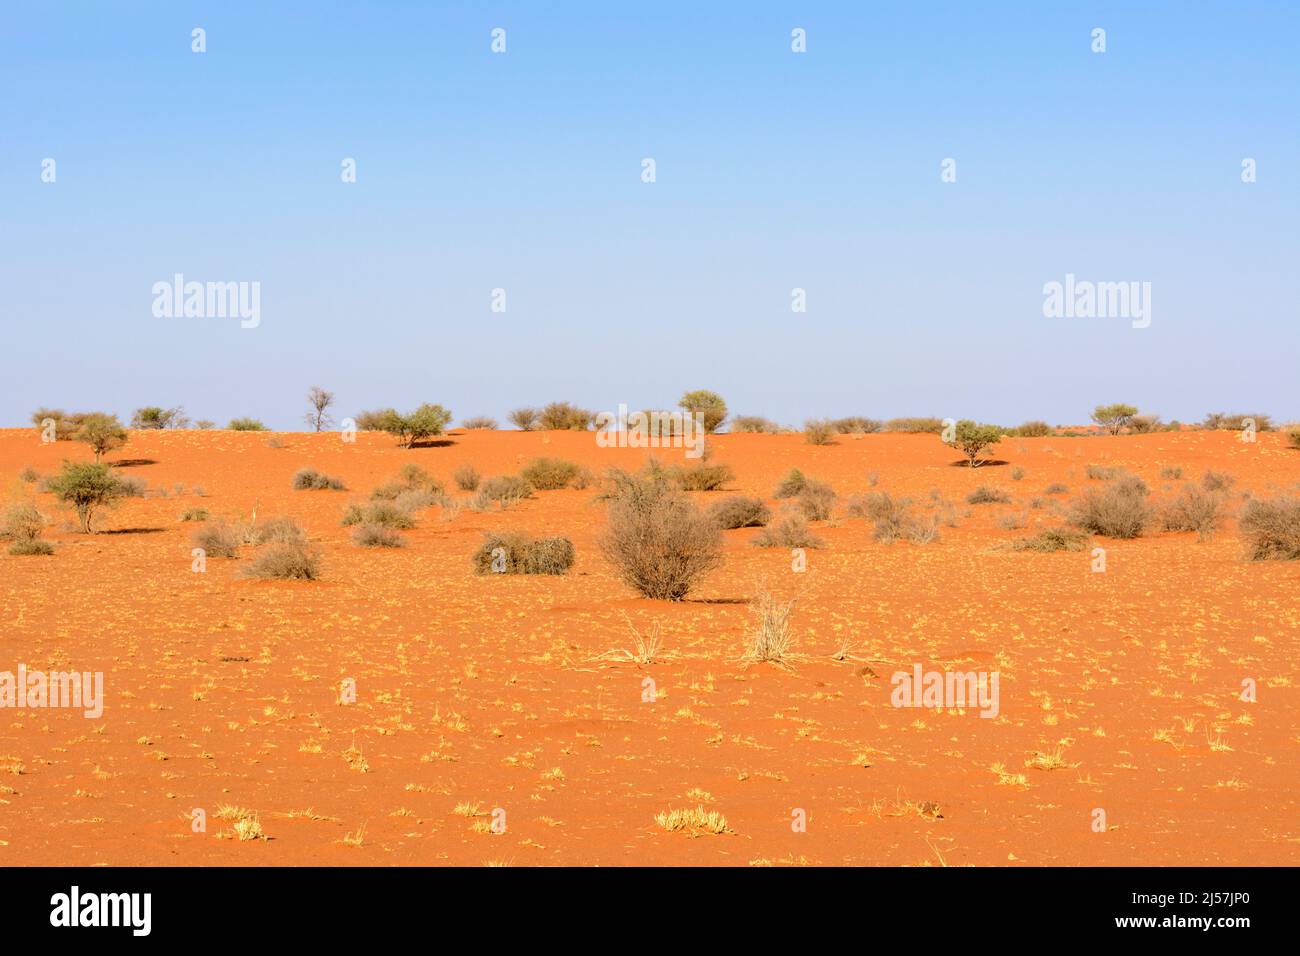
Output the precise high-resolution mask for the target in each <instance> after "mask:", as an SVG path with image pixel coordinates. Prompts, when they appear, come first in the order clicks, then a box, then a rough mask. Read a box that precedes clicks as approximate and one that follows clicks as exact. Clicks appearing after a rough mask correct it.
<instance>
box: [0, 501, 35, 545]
mask: <svg viewBox="0 0 1300 956" xmlns="http://www.w3.org/2000/svg"><path fill="white" fill-rule="evenodd" d="M44 530H45V516H44V515H42V514H41V512H40V510H39V509H37V507H36V505H34V504H32V503H31V502H30V501H19V502H15V503H14V504H12V505H10V506H9V510H8V511H7V512H6V513H5V519H4V524H0V538H4V539H6V540H11V541H27V540H32V539H35V538H39V537H40V536H41V532H42V531H44Z"/></svg>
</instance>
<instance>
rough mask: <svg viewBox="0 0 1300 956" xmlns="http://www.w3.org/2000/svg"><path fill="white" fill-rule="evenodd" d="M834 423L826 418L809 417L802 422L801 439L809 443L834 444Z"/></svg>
mask: <svg viewBox="0 0 1300 956" xmlns="http://www.w3.org/2000/svg"><path fill="white" fill-rule="evenodd" d="M836 434H837V432H836V430H835V423H834V422H832V421H831V420H830V419H828V418H810V419H809V420H808V421H806V422H804V423H803V440H804V441H806V442H807V443H808V444H810V445H833V444H835V435H836Z"/></svg>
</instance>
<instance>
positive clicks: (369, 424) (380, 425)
mask: <svg viewBox="0 0 1300 956" xmlns="http://www.w3.org/2000/svg"><path fill="white" fill-rule="evenodd" d="M396 417H397V412H396V410H394V409H392V408H377V409H374V410H373V411H368V412H357V413H356V415H354V416H353V418H352V421H354V422H355V423H356V426H357V428H358V429H359V430H361V431H363V432H382V431H384V425H386V424H387V423H388V422H389V421H390V420H391V419H393V418H396Z"/></svg>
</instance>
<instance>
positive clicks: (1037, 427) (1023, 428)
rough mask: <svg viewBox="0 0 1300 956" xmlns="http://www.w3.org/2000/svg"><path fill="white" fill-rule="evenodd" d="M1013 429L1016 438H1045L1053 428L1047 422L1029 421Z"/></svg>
mask: <svg viewBox="0 0 1300 956" xmlns="http://www.w3.org/2000/svg"><path fill="white" fill-rule="evenodd" d="M1013 431H1014V433H1015V435H1016V437H1017V438H1046V437H1047V436H1048V435H1050V434H1052V431H1053V429H1052V426H1051V425H1049V424H1047V422H1039V421H1029V422H1025V423H1024V424H1023V425H1020V426H1018V427H1016V428H1015V429H1014V430H1013Z"/></svg>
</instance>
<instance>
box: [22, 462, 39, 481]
mask: <svg viewBox="0 0 1300 956" xmlns="http://www.w3.org/2000/svg"><path fill="white" fill-rule="evenodd" d="M18 480H19V481H22V482H25V483H26V484H29V485H30V484H32V483H34V482H37V481H40V480H41V473H40V472H39V471H37V470H36V469H35V468H33V467H32V466H31V465H28V466H27V467H26V468H24V469H23V470H22V471H20V472H18Z"/></svg>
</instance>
